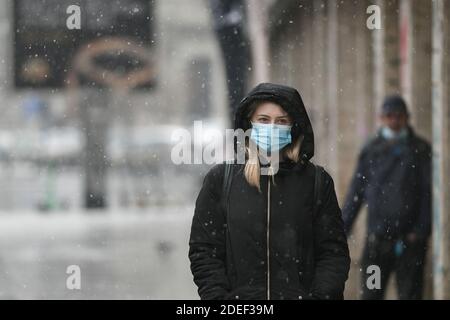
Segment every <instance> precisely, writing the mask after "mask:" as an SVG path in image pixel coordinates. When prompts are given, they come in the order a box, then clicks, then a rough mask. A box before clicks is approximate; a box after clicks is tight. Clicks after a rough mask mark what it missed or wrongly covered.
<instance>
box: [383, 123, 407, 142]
mask: <svg viewBox="0 0 450 320" xmlns="http://www.w3.org/2000/svg"><path fill="white" fill-rule="evenodd" d="M381 135H382V136H383V138H385V139H386V140H393V139H403V138H406V137H407V136H408V130H407V129H406V127H405V128H402V129H401V130H400V131H398V132H396V131H394V130H392V129H391V128H389V127H388V126H383V127H382V128H381Z"/></svg>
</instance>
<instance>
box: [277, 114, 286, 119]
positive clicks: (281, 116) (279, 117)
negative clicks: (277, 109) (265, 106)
mask: <svg viewBox="0 0 450 320" xmlns="http://www.w3.org/2000/svg"><path fill="white" fill-rule="evenodd" d="M280 118H289V115H288V114H287V115H285V116H279V117H276V119H280Z"/></svg>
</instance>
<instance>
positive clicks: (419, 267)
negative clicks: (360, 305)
mask: <svg viewBox="0 0 450 320" xmlns="http://www.w3.org/2000/svg"><path fill="white" fill-rule="evenodd" d="M380 117H381V122H382V126H381V128H380V129H379V130H378V132H377V134H376V135H375V137H373V138H372V139H370V140H369V142H368V143H367V144H366V145H365V146H364V147H363V149H362V151H361V153H360V155H359V159H358V164H357V168H356V171H355V173H354V176H353V179H352V182H351V185H350V188H349V190H348V194H347V197H346V200H345V204H344V206H343V209H342V211H343V218H344V224H345V230H346V233H347V235H349V233H350V231H351V227H352V225H353V222H354V221H355V218H356V216H357V214H358V212H359V210H360V208H361V206H362V205H363V204H364V203H365V204H367V207H368V218H367V232H368V234H367V240H366V245H365V248H364V251H363V257H362V262H361V264H362V282H361V285H362V298H363V299H382V298H383V297H384V293H385V289H386V285H387V283H388V279H389V276H390V274H391V273H392V272H394V271H395V274H396V281H397V292H398V297H399V299H421V298H422V294H423V293H422V291H423V276H424V264H425V257H426V250H427V240H428V238H429V236H430V233H431V146H430V145H429V144H428V143H427V142H426V141H425V140H424V139H422V138H420V137H419V136H418V135H417V134H416V133H415V132H414V130H413V129H412V127H411V125H410V124H409V118H410V117H409V113H408V109H407V106H406V103H405V101H404V100H403V99H402V98H401V97H400V96H398V95H393V96H388V97H386V99H385V100H384V102H383V105H382V110H381V116H380ZM370 265H376V266H378V267H379V268H380V271H381V279H380V280H381V288H380V289H376V288H375V289H370V288H369V287H368V286H367V279H368V277H370V276H371V274H372V273H370V272H369V273H367V272H366V270H367V268H368V267H369V266H370Z"/></svg>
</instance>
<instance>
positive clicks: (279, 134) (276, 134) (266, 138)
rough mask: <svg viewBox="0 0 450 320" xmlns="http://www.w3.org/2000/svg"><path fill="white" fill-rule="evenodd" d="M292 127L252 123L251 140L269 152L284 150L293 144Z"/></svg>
mask: <svg viewBox="0 0 450 320" xmlns="http://www.w3.org/2000/svg"><path fill="white" fill-rule="evenodd" d="M291 128H292V126H288V125H281V124H272V123H257V122H252V132H251V135H250V138H251V139H252V140H253V141H254V142H255V143H256V144H257V145H258V146H259V147H260V148H262V149H264V150H266V151H267V152H275V151H278V150H280V149H283V148H284V147H285V146H287V145H288V144H289V143H291V142H292V136H291Z"/></svg>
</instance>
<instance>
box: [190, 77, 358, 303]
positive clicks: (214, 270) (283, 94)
mask: <svg viewBox="0 0 450 320" xmlns="http://www.w3.org/2000/svg"><path fill="white" fill-rule="evenodd" d="M255 99H264V100H267V99H270V100H274V101H276V102H278V103H280V104H281V105H282V106H283V107H284V109H285V110H286V111H288V112H289V113H290V114H291V115H292V116H293V117H294V120H295V121H296V122H297V126H296V128H295V129H294V131H293V132H294V133H293V136H294V138H295V136H296V135H298V134H299V133H300V132H304V133H305V135H306V136H305V139H304V144H303V145H302V148H301V155H302V159H303V160H302V161H301V162H299V163H293V162H291V161H287V162H283V163H281V164H280V169H279V171H278V173H277V174H276V175H275V184H273V183H272V182H271V197H270V212H271V214H270V226H269V231H270V241H269V243H270V245H269V246H270V256H269V260H270V264H269V265H270V270H269V271H270V279H271V281H270V287H271V290H270V295H271V298H272V299H308V298H319V299H341V298H342V297H343V291H344V285H345V281H346V280H347V277H348V271H349V265H350V258H349V253H348V246H347V241H346V237H345V233H344V227H343V221H342V218H341V210H340V209H339V206H338V202H337V199H336V194H335V190H334V185H333V180H332V178H331V177H330V176H329V175H328V174H327V173H326V172H325V174H324V184H323V187H322V192H321V195H320V197H321V199H322V202H323V203H322V206H321V209H320V210H319V211H318V212H317V214H316V215H313V192H314V173H315V169H314V165H313V164H311V163H310V162H309V158H310V157H311V156H312V155H313V152H314V139H313V135H312V128H311V124H310V122H309V119H308V116H307V114H306V110H305V108H304V106H303V103H302V101H301V98H300V95H299V94H298V92H297V91H296V90H295V89H291V88H288V87H284V86H277V85H272V84H262V85H260V86H258V87H257V88H256V89H255V90H253V91H252V92H251V93H250V94H249V97H247V98H246V99H244V100H243V101H242V102H241V105H240V107H239V109H238V112H237V116H236V125H235V127H236V128H243V129H246V126H248V125H249V124H248V123H246V119H245V117H244V116H243V114H245V113H246V108H247V107H248V105H249V104H250V103H251V101H253V100H255ZM247 128H248V127H247ZM296 130H297V131H296ZM223 166H224V165H223V164H221V165H216V166H215V167H213V168H212V169H211V170H210V171H209V172H208V174H207V175H206V177H205V180H204V183H203V187H202V189H201V191H200V194H199V195H198V198H197V201H196V207H195V213H194V217H193V220H192V229H191V235H190V242H189V245H190V250H189V258H190V261H191V270H192V273H193V275H194V281H195V283H196V284H197V286H198V292H199V295H200V297H201V298H202V299H267V282H266V281H267V262H268V259H267V230H268V229H267V212H268V209H267V206H268V198H267V188H268V176H261V191H262V192H261V193H260V192H259V191H258V190H257V189H256V188H255V187H253V186H250V185H249V184H248V182H247V181H246V180H245V177H244V174H243V165H236V167H235V170H234V172H235V174H234V177H233V180H232V185H231V190H230V195H229V210H228V215H226V214H225V212H224V211H225V210H223V207H222V206H221V194H222V182H223V176H224V167H223Z"/></svg>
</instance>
